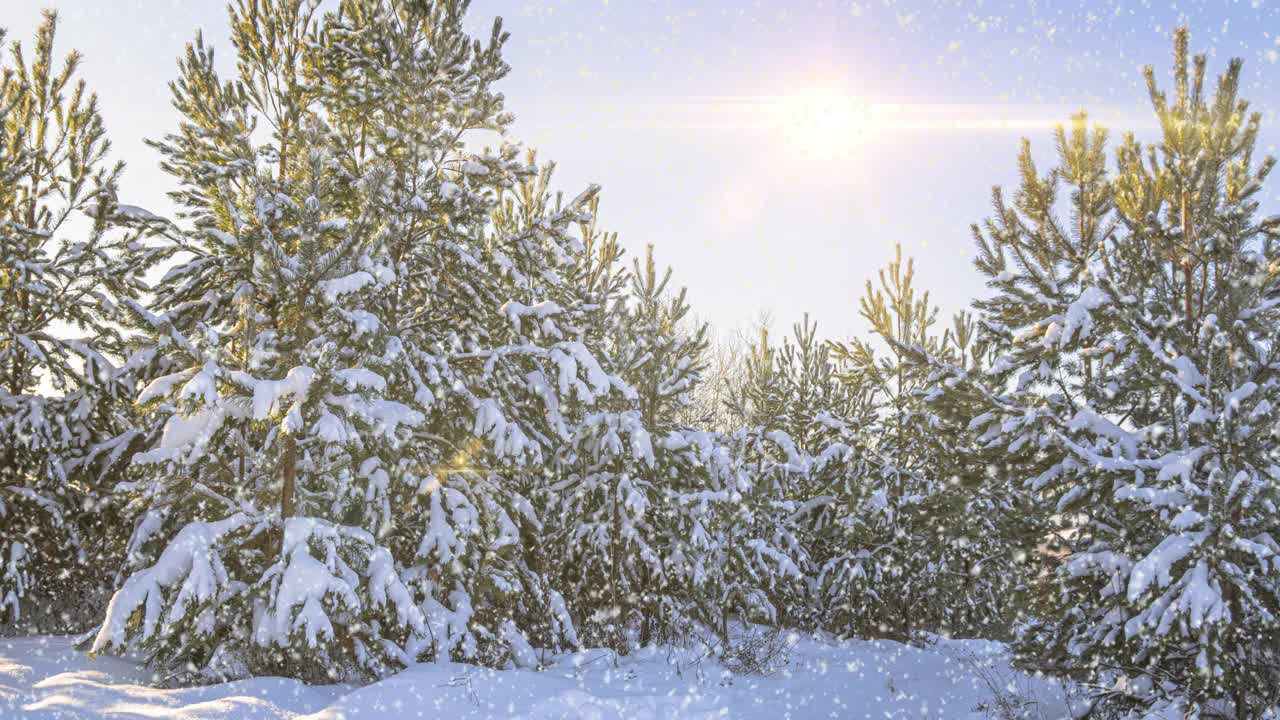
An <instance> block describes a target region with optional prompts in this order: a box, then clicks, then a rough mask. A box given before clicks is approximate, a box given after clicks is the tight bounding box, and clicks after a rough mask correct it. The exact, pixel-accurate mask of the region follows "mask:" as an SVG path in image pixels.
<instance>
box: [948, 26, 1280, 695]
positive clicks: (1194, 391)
mask: <svg viewBox="0 0 1280 720" xmlns="http://www.w3.org/2000/svg"><path fill="white" fill-rule="evenodd" d="M1174 46H1175V53H1174V61H1175V64H1174V80H1175V89H1174V93H1173V96H1172V97H1171V98H1170V97H1169V96H1167V95H1165V94H1164V93H1163V92H1161V91H1160V90H1159V89H1158V88H1157V85H1156V82H1155V78H1154V72H1153V71H1152V70H1151V68H1148V69H1147V71H1146V75H1147V80H1148V86H1149V89H1150V95H1151V100H1152V104H1153V106H1154V109H1155V113H1156V118H1157V120H1158V121H1159V123H1160V130H1161V134H1160V139H1159V141H1158V142H1157V143H1156V144H1154V145H1151V146H1147V147H1143V146H1142V145H1140V144H1139V143H1138V142H1137V141H1136V140H1135V139H1133V137H1132V136H1126V138H1125V139H1124V141H1123V142H1122V143H1121V144H1120V146H1119V147H1118V148H1117V151H1116V158H1117V169H1116V172H1115V174H1114V176H1110V177H1109V176H1108V175H1107V174H1106V171H1105V164H1104V158H1105V150H1104V147H1103V141H1104V139H1105V136H1104V135H1103V133H1102V132H1101V131H1095V132H1094V133H1092V134H1090V133H1088V132H1087V130H1086V128H1085V126H1084V119H1083V117H1081V118H1078V119H1077V121H1076V123H1075V125H1074V127H1073V130H1072V132H1071V133H1070V134H1069V135H1068V134H1067V133H1066V132H1064V131H1060V132H1059V165H1058V167H1056V168H1055V169H1054V170H1052V171H1050V173H1049V174H1048V176H1047V177H1045V178H1041V177H1040V176H1038V175H1037V174H1036V171H1035V169H1034V167H1033V166H1032V165H1031V162H1030V159H1029V155H1028V153H1027V151H1026V150H1025V145H1024V152H1023V158H1022V166H1023V183H1022V189H1021V191H1020V193H1019V194H1018V197H1017V204H1016V206H1015V207H1014V208H1009V209H1006V208H1005V207H1004V205H1003V203H1002V202H1000V198H999V195H998V194H997V214H998V219H997V220H996V221H993V222H990V223H988V225H987V227H986V231H985V232H984V233H983V234H982V237H981V238H980V243H981V244H980V248H979V249H980V255H979V269H981V270H982V271H983V272H984V273H985V274H987V275H988V277H990V278H991V285H992V288H993V290H994V291H995V294H994V296H993V297H992V298H990V299H988V300H985V301H984V302H983V303H982V304H981V305H980V308H981V310H982V313H983V324H984V328H985V329H986V330H987V331H988V336H989V338H990V340H991V342H992V343H993V344H994V345H995V346H996V348H997V354H998V357H997V359H996V361H995V364H994V367H993V368H992V370H993V373H992V376H991V377H990V378H987V379H984V381H983V382H976V381H975V382H972V383H970V385H971V386H972V388H973V390H972V392H973V393H974V394H975V395H977V396H980V397H983V398H984V400H985V407H984V412H983V414H981V415H979V416H977V417H976V418H975V419H974V423H973V424H974V427H975V429H976V430H978V431H979V432H980V433H981V439H982V441H983V442H984V443H985V444H987V445H988V446H990V447H996V446H1004V447H1006V448H1008V450H1009V455H1010V462H1009V464H1008V465H1007V466H1006V467H1007V472H1008V473H1009V475H1008V477H1009V480H1010V482H1011V483H1012V484H1015V485H1021V484H1025V487H1027V488H1028V489H1029V490H1031V491H1033V492H1035V493H1036V494H1037V497H1038V498H1039V502H1040V503H1042V508H1043V510H1042V514H1043V516H1045V517H1047V518H1048V519H1049V520H1050V521H1051V522H1053V525H1052V526H1051V527H1050V529H1051V530H1053V531H1054V532H1055V534H1056V536H1057V537H1058V538H1059V540H1060V542H1061V544H1062V545H1063V546H1064V548H1065V551H1064V553H1063V554H1064V555H1065V558H1064V560H1063V561H1062V563H1061V565H1060V568H1059V572H1057V573H1054V574H1050V575H1046V576H1042V577H1043V580H1042V582H1041V585H1042V590H1041V592H1040V593H1039V597H1040V598H1041V599H1042V602H1043V605H1042V610H1041V611H1040V612H1039V614H1038V616H1037V618H1036V619H1035V621H1034V622H1032V623H1031V624H1030V626H1029V627H1028V629H1027V632H1026V634H1025V636H1024V637H1025V641H1024V643H1023V650H1024V652H1025V653H1027V655H1028V658H1029V660H1030V661H1031V662H1033V663H1034V664H1035V665H1037V666H1038V667H1043V668H1049V669H1056V670H1060V671H1067V672H1071V673H1074V674H1077V675H1079V676H1080V677H1082V678H1084V679H1086V680H1088V681H1089V682H1091V683H1093V684H1094V685H1095V687H1096V688H1097V689H1098V697H1097V698H1096V703H1095V708H1097V709H1099V710H1102V711H1107V712H1115V713H1119V712H1125V711H1128V710H1130V709H1133V708H1135V707H1137V708H1141V707H1150V706H1152V705H1153V704H1156V703H1161V702H1164V701H1166V700H1168V699H1169V698H1172V697H1178V696H1182V695H1185V697H1186V699H1187V701H1188V702H1189V703H1190V705H1191V706H1193V707H1194V708H1201V709H1203V708H1205V707H1208V706H1210V705H1211V704H1221V703H1227V704H1229V705H1230V706H1231V707H1232V708H1233V711H1234V715H1235V717H1255V716H1257V715H1258V714H1259V713H1260V712H1261V711H1262V709H1263V708H1265V707H1269V706H1270V705H1272V704H1274V702H1275V695H1274V688H1275V687H1276V677H1275V672H1274V670H1273V668H1274V667H1275V658H1274V649H1273V648H1274V644H1275V632H1276V631H1275V627H1276V625H1275V622H1276V621H1275V612H1276V608H1277V589H1278V587H1277V582H1276V574H1275V573H1276V567H1275V564H1274V562H1273V558H1274V556H1275V553H1276V552H1277V550H1278V549H1280V548H1277V546H1276V543H1275V540H1274V534H1275V530H1276V528H1275V521H1274V507H1275V502H1276V498H1275V492H1276V490H1275V488H1276V478H1275V476H1274V474H1273V470H1272V468H1273V457H1274V453H1275V433H1274V432H1273V431H1272V429H1271V428H1272V426H1273V425H1274V422H1273V419H1272V418H1271V416H1270V413H1272V410H1273V407H1274V406H1275V404H1276V398H1274V397H1272V393H1273V391H1274V388H1276V387H1277V385H1276V382H1275V380H1274V378H1272V377H1271V372H1272V370H1271V368H1272V367H1273V365H1274V359H1273V358H1272V357H1271V356H1272V354H1273V353H1274V348H1275V338H1274V334H1275V328H1276V321H1277V318H1275V317H1274V315H1273V314H1274V308H1275V307H1276V302H1275V300H1274V294H1275V292H1276V288H1277V285H1276V278H1275V273H1274V267H1275V263H1276V252H1277V248H1276V241H1275V226H1274V223H1273V222H1272V221H1270V220H1265V221H1259V220H1258V219H1257V218H1256V217H1255V215H1256V212H1257V208H1258V205H1259V200H1258V192H1259V190H1260V189H1261V187H1262V183H1263V181H1264V180H1265V178H1266V177H1267V175H1268V173H1269V171H1270V170H1271V167H1272V165H1273V161H1272V160H1271V159H1270V158H1266V159H1263V160H1262V161H1260V162H1257V163H1255V162H1254V158H1253V151H1254V145H1255V142H1256V138H1257V132H1258V125H1259V121H1260V118H1259V116H1258V115H1257V114H1256V113H1250V112H1249V111H1248V105H1247V103H1245V102H1244V101H1243V100H1240V99H1239V98H1238V96H1237V92H1238V85H1239V77H1240V68H1241V64H1240V62H1239V61H1238V60H1237V61H1232V62H1231V64H1230V65H1229V66H1228V69H1227V72H1226V73H1225V74H1224V75H1223V76H1221V78H1219V80H1218V83H1217V87H1216V90H1215V92H1214V93H1213V94H1212V95H1209V94H1206V92H1205V88H1204V79H1205V67H1206V62H1205V58H1204V57H1203V56H1196V57H1195V58H1189V56H1188V53H1187V33H1186V30H1185V29H1180V30H1178V31H1177V33H1176V34H1175V43H1174ZM1059 182H1062V183H1063V184H1066V185H1069V186H1070V187H1071V189H1072V196H1071V201H1070V207H1071V209H1072V212H1073V215H1072V220H1073V222H1072V223H1071V224H1070V225H1067V224H1066V223H1062V222H1060V221H1058V220H1057V218H1056V215H1055V207H1056V205H1055V199H1056V198H1055V191H1056V188H1057V186H1058V184H1059ZM1033 299H1034V302H1029V301H1030V300H1033ZM954 379H956V380H963V379H964V378H962V377H961V376H959V375H956V376H954ZM1219 706H1221V705H1219ZM1184 709H1187V710H1188V711H1189V710H1190V709H1191V708H1184Z"/></svg>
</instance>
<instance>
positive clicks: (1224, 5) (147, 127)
mask: <svg viewBox="0 0 1280 720" xmlns="http://www.w3.org/2000/svg"><path fill="white" fill-rule="evenodd" d="M49 6H52V7H55V8H57V9H58V10H59V11H60V13H61V15H62V25H61V30H60V35H59V46H60V47H61V48H62V49H69V48H71V47H77V48H79V49H80V50H82V51H83V52H84V53H85V55H86V58H85V65H84V70H83V74H84V77H85V78H86V79H87V80H88V81H89V83H90V84H91V86H92V88H93V89H95V90H96V91H97V92H98V93H99V94H100V95H101V99H102V108H103V113H104V115H105V118H106V122H107V127H108V129H109V131H110V132H111V136H112V138H113V141H114V142H115V145H116V149H117V151H118V154H119V155H120V156H121V157H123V158H125V159H126V160H127V161H128V163H129V167H128V169H127V171H126V175H125V180H124V187H123V190H122V197H123V198H124V199H125V201H126V202H131V203H134V204H138V205H143V206H146V207H150V208H154V209H159V210H163V209H165V208H166V206H167V202H166V200H165V198H164V191H165V189H166V186H167V182H166V179H165V177H164V175H163V173H161V172H160V171H159V170H158V168H156V167H155V161H156V155H155V153H154V152H153V151H152V150H150V149H149V148H147V147H146V146H145V145H144V144H143V142H142V140H143V139H144V138H147V137H158V136H159V135H161V134H162V133H164V132H166V131H168V130H170V129H172V128H173V127H174V126H175V124H176V120H175V117H174V113H173V111H172V110H171V109H170V107H169V100H168V90H167V88H166V83H167V82H168V81H169V80H170V79H172V77H173V75H174V68H175V58H176V57H177V56H178V55H179V53H180V52H181V51H182V48H183V45H184V44H185V43H186V42H187V41H188V40H190V39H191V37H192V36H193V35H194V32H195V30H196V29H197V28H200V29H203V30H204V33H205V36H206V39H207V40H209V41H211V42H212V44H214V46H215V47H216V48H217V49H218V50H219V52H220V53H221V55H220V57H221V59H222V61H223V62H224V64H226V65H227V66H228V67H229V61H230V53H231V48H230V43H229V42H228V41H227V32H226V22H225V14H224V9H223V4H222V3H221V2H203V1H201V2H191V1H184V0H132V1H130V2H125V1H123V0H112V1H111V2H103V1H102V0H54V1H52V2H49V1H46V0H6V2H5V12H4V15H3V19H2V20H0V23H3V24H4V25H5V26H6V27H8V29H9V30H10V38H11V39H27V41H28V42H29V38H30V36H31V33H32V31H33V30H34V28H35V26H36V24H37V22H38V18H39V11H40V9H41V8H43V7H49ZM801 6H803V7H801ZM497 15H500V16H502V17H503V18H504V20H505V24H506V28H507V30H509V31H510V32H511V35H512V38H511V41H510V43H509V44H508V48H507V60H508V62H509V63H510V64H511V66H512V71H511V74H510V75H509V76H508V77H507V79H506V80H504V82H503V85H502V89H503V91H504V92H505V93H506V95H507V97H508V107H509V109H511V110H512V111H513V112H515V114H516V117H517V120H516V124H515V126H514V129H513V133H512V135H513V137H514V138H515V139H518V140H521V141H524V142H525V143H527V144H530V145H532V146H535V147H537V148H538V149H539V152H540V156H541V157H543V158H545V159H554V160H556V161H557V163H558V165H559V169H558V171H557V177H558V178H559V182H560V184H562V185H563V186H564V187H565V188H566V190H569V191H576V190H577V189H579V188H581V187H582V186H584V185H585V184H586V183H588V182H598V183H600V184H601V185H603V187H604V196H603V200H602V207H601V210H602V215H603V218H602V219H603V222H604V224H605V225H607V226H608V227H610V228H612V229H615V230H617V231H618V232H619V237H620V239H621V240H622V242H623V243H624V244H625V245H626V246H627V247H628V248H629V249H630V250H631V251H632V252H633V253H635V252H640V251H642V249H643V247H644V245H645V244H646V243H653V244H654V246H655V248H656V252H657V255H658V259H659V261H661V262H664V263H669V264H671V265H674V266H675V271H676V275H675V278H676V281H677V282H679V283H681V284H683V285H687V286H688V287H689V291H690V298H691V300H692V302H693V305H694V309H695V311H696V312H697V313H698V314H700V315H701V316H703V317H705V318H707V319H709V320H711V321H712V322H714V323H715V324H716V325H717V326H718V327H719V328H721V329H726V330H729V329H734V328H745V327H747V326H749V325H750V324H751V323H752V322H753V320H754V319H755V318H756V317H757V316H758V314H759V313H760V312H761V311H769V312H770V313H771V314H772V316H773V318H774V325H775V327H777V328H786V327H789V325H790V324H791V323H792V322H794V321H795V320H798V319H799V317H800V315H801V314H802V313H803V312H806V311H808V312H810V314H811V315H812V316H813V317H815V318H816V319H817V320H818V321H819V323H820V329H821V331H822V332H823V334H825V335H828V336H830V337H846V336H848V335H850V334H852V333H856V332H860V331H861V330H862V329H863V323H862V322H861V321H860V320H859V319H858V318H857V309H856V308H857V298H858V296H859V295H860V293H861V292H862V286H863V282H864V280H865V278H867V277H869V276H871V275H872V274H874V272H875V270H876V269H877V268H878V267H880V266H881V265H882V264H883V263H884V262H885V261H886V260H887V259H888V258H889V257H890V256H891V255H892V252H893V244H894V243H895V242H901V243H902V244H903V246H904V248H905V249H906V251H907V252H908V253H909V254H911V255H914V256H915V257H916V262H917V268H918V273H919V276H920V279H921V281H922V282H923V283H924V284H925V285H926V286H928V287H930V288H931V289H932V290H933V297H934V299H935V301H936V302H937V303H938V304H939V305H941V306H942V309H943V310H944V311H947V312H949V311H952V310H955V309H959V308H961V307H963V306H964V305H965V304H967V302H968V301H969V300H970V299H971V298H972V297H974V296H975V295H978V294H981V293H982V291H983V288H982V285H981V282H980V280H979V278H978V277H977V275H976V273H975V272H974V271H973V270H972V265H971V263H970V258H971V255H972V243H971V238H970V235H969V230H968V228H969V224H970V223H971V222H973V221H976V220H980V219H981V218H982V217H984V216H985V215H986V214H987V212H988V209H989V198H990V192H991V186H992V185H993V184H1006V185H1007V184H1009V183H1010V182H1011V181H1012V179H1013V177H1014V153H1015V151H1016V148H1017V142H1018V138H1019V137H1020V136H1024V135H1025V136H1027V137H1030V138H1031V140H1032V142H1033V145H1034V147H1035V148H1036V149H1037V154H1038V156H1039V157H1042V158H1044V159H1045V160H1048V158H1049V157H1050V155H1049V152H1050V151H1051V149H1052V139H1051V137H1050V130H1051V126H1052V122H1053V121H1055V120H1058V119H1065V118H1066V117H1067V115H1068V114H1069V113H1070V112H1071V111H1072V110H1074V109H1077V108H1080V107H1085V108H1088V109H1089V110H1090V111H1091V113H1092V114H1093V115H1094V116H1095V117H1099V118H1102V119H1103V120H1104V121H1106V124H1107V125H1108V126H1109V127H1110V128H1111V129H1112V131H1113V138H1115V139H1118V137H1119V134H1120V132H1121V131H1123V130H1126V129H1133V130H1135V131H1136V132H1138V133H1139V135H1140V136H1146V137H1149V136H1150V133H1151V129H1150V119H1149V114H1148V113H1147V109H1148V106H1147V99H1146V91H1145V87H1144V86H1143V82H1142V78H1141V73H1140V66H1141V65H1143V64H1146V63H1154V64H1156V66H1157V70H1158V72H1159V76H1160V77H1161V78H1167V76H1168V71H1169V65H1170V55H1171V50H1170V48H1171V45H1170V41H1169V36H1170V31H1171V30H1172V28H1173V27H1175V26H1176V25H1178V24H1182V23H1189V24H1190V25H1191V28H1192V48H1193V50H1194V51H1197V52H1207V53H1209V54H1210V56H1211V61H1210V71H1211V72H1212V73H1216V72H1218V71H1220V70H1221V69H1223V68H1224V67H1225V65H1226V61H1227V58H1229V57H1233V56H1239V57H1242V58H1244V60H1245V73H1244V95H1245V97H1246V98H1248V99H1250V100H1251V101H1252V102H1253V104H1254V107H1255V108H1256V109H1259V110H1261V111H1263V112H1264V114H1265V116H1266V118H1267V120H1266V122H1265V123H1264V133H1263V140H1262V144H1263V146H1264V148H1270V146H1271V145H1272V144H1273V143H1274V142H1276V139H1277V138H1280V134H1277V133H1276V132H1275V130H1273V129H1272V128H1271V126H1272V125H1274V124H1275V120H1276V118H1275V116H1274V114H1275V111H1276V110H1277V109H1280V83H1278V82H1277V73H1280V62H1277V61H1278V60H1280V37H1277V36H1276V34H1275V33H1276V32H1280V22H1278V20H1280V3H1277V2H1274V1H1273V2H1264V1H1262V0H1253V1H1252V2H1250V1H1249V0H1245V1H1242V2H1235V1H1233V0H1218V1H1216V2H1159V3H1155V2H1106V3H1094V2H1082V3H1073V2H1066V1H1055V2H1047V1H1042V2H999V1H993V0H985V1H981V2H933V3H925V2H889V1H886V0H863V1H861V2H848V1H844V2H825V1H822V2H812V3H788V2H763V1H762V0H756V1H754V2H750V1H749V2H720V1H717V2H677V1H675V0H666V1H656V0H654V1H651V0H609V1H608V2H601V1H600V0H547V1H543V2H531V1H521V0H474V2H473V4H472V8H471V13H470V16H469V20H470V25H471V27H472V28H474V29H475V31H476V32H478V33H487V29H488V26H489V23H490V22H491V21H492V18H493V17H494V16H497ZM817 88H824V89H826V90H827V91H828V92H838V93H839V94H840V95H841V96H842V97H847V98H849V99H851V101H852V102H856V103H857V104H858V106H859V107H862V106H864V105H865V106H867V107H869V108H870V110H868V112H869V113H870V114H871V117H872V118H873V120H872V122H871V124H870V126H869V127H863V126H861V125H860V127H858V128H855V131H856V132H855V134H856V137H857V138H858V139H857V140H856V141H843V142H842V144H841V146H840V148H839V150H840V152H838V153H836V154H835V156H833V157H828V156H826V155H825V153H823V152H820V151H817V150H816V148H815V147H814V146H813V145H811V144H806V143H803V142H801V143H800V144H799V145H798V144H797V141H796V138H795V136H794V135H795V133H794V128H789V127H787V121H786V119H785V117H784V119H783V120H781V121H779V120H778V119H777V113H776V112H773V110H772V108H775V107H790V105H788V102H789V100H788V98H792V97H795V96H797V95H801V96H803V95H804V94H806V93H807V92H809V91H810V90H813V89H817ZM888 105H894V106H897V107H898V108H899V110H897V111H894V112H893V113H890V114H889V115H885V116H881V115H878V114H877V112H878V111H877V110H876V108H879V107H883V106H888ZM859 117H860V116H859ZM875 118H879V119H875ZM975 125H978V126H982V127H978V128H975V127H974V126H975ZM1005 125H1007V127H1004V126H1005ZM1276 197H1277V194H1276V193H1275V192H1272V193H1270V194H1269V198H1268V202H1269V203H1274V202H1275V198H1276ZM1264 210H1271V211H1274V208H1265V207H1264Z"/></svg>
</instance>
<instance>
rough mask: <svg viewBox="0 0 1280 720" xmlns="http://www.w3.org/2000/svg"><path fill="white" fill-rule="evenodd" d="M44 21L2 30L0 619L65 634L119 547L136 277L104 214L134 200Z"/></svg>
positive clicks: (122, 235) (52, 19)
mask: <svg viewBox="0 0 1280 720" xmlns="http://www.w3.org/2000/svg"><path fill="white" fill-rule="evenodd" d="M56 27H57V17H56V16H55V15H54V14H53V13H52V12H46V13H45V15H44V19H43V21H42V23H41V25H40V28H39V30H38V31H37V33H36V39H35V47H34V52H33V53H31V54H30V55H27V54H26V53H24V52H23V50H22V48H21V46H20V45H18V44H16V43H15V44H13V45H12V46H5V45H4V42H3V37H0V48H4V49H7V50H8V51H9V52H8V58H7V59H6V61H5V62H4V64H3V67H0V621H4V622H9V623H15V624H16V623H22V624H24V625H28V626H31V627H39V628H43V629H45V630H46V631H49V630H55V629H57V630H62V631H67V630H75V629H80V623H83V622H85V621H87V620H88V618H87V617H86V616H85V615H86V613H88V614H91V613H93V612H94V611H95V610H96V608H93V607H91V606H92V603H93V601H94V600H96V599H97V598H98V597H99V596H100V590H98V586H99V585H101V584H103V583H104V582H105V578H104V576H103V573H104V571H106V572H109V571H110V570H109V566H110V565H111V563H112V559H111V557H110V552H111V550H112V549H113V547H115V546H116V545H117V543H115V542H113V540H112V538H113V537H114V536H115V535H116V533H115V531H114V527H115V524H114V523H112V522H111V515H112V510H111V509H110V508H108V507H106V506H105V504H104V496H105V493H104V492H103V491H104V489H105V488H106V486H107V485H108V484H109V481H110V479H111V477H112V472H113V470H114V469H115V468H116V467H117V461H118V460H119V458H120V456H121V455H122V454H123V453H124V452H125V451H126V450H127V442H125V443H117V444H114V445H113V444H111V443H110V442H109V440H110V439H111V438H112V437H113V436H115V435H116V434H117V433H119V432H121V431H122V430H124V429H125V428H126V427H127V423H128V402H129V398H130V394H131V385H130V382H129V374H128V372H127V371H126V370H125V369H124V368H121V367H119V359H120V358H121V357H122V355H123V346H122V337H121V334H120V332H119V331H118V327H117V325H116V323H117V322H118V321H119V320H120V319H121V315H120V308H121V302H122V300H123V299H127V298H129V297H130V296H132V295H133V294H135V293H136V292H138V290H139V287H140V285H139V280H138V275H137V273H136V269H135V268H134V267H133V266H131V265H130V264H129V263H128V262H126V260H125V257H124V250H125V248H127V247H129V245H130V243H131V241H132V240H133V235H132V234H130V233H127V232H124V231H122V230H118V229H116V228H114V227H113V222H112V219H113V216H115V215H116V214H117V213H124V214H128V213H129V212H130V211H131V209H130V208H127V207H118V206H117V205H116V203H115V187H116V183H117V180H118V179H119V176H120V172H121V169H122V166H121V165H119V164H111V163H109V162H107V154H108V152H109V150H110V147H111V146H110V143H109V142H108V140H107V137H106V131H105V129H104V127H103V122H102V117H101V115H100V114H99V112H98V102H97V96H96V95H95V94H93V93H91V92H89V90H88V89H87V88H86V86H85V83H84V81H83V80H77V79H76V78H75V76H76V73H77V71H78V69H79V65H80V55H79V54H78V53H75V52H72V53H70V54H69V55H68V56H67V57H66V59H65V60H64V61H63V62H62V63H61V64H59V62H58V60H57V57H56V56H55V54H54V34H55V30H56ZM86 218H87V220H86ZM86 605H87V606H89V607H86Z"/></svg>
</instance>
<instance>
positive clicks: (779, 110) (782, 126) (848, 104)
mask: <svg viewBox="0 0 1280 720" xmlns="http://www.w3.org/2000/svg"><path fill="white" fill-rule="evenodd" d="M775 122H776V123H777V125H778V129H779V130H780V131H781V132H782V135H783V137H784V138H785V139H786V141H787V143H788V145H790V146H791V147H792V148H793V149H794V150H796V151H798V152H799V153H800V154H802V155H804V156H807V157H811V158H815V159H820V160H821V159H832V158H840V157H844V156H847V155H848V154H849V153H850V152H851V151H852V150H853V149H854V148H855V147H857V146H858V145H859V144H861V143H862V142H863V141H864V140H865V139H866V137H867V135H868V134H869V133H870V131H871V117H870V109H869V107H868V106H867V104H866V103H865V102H863V101H861V100H859V99H858V98H855V97H854V96H852V95H849V94H848V93H845V92H843V91H841V90H838V89H835V88H815V89H812V90H808V91H805V92H803V93H799V94H796V95H792V96H789V97H784V98H781V99H780V100H779V102H778V103H777V105H776V117H775Z"/></svg>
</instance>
